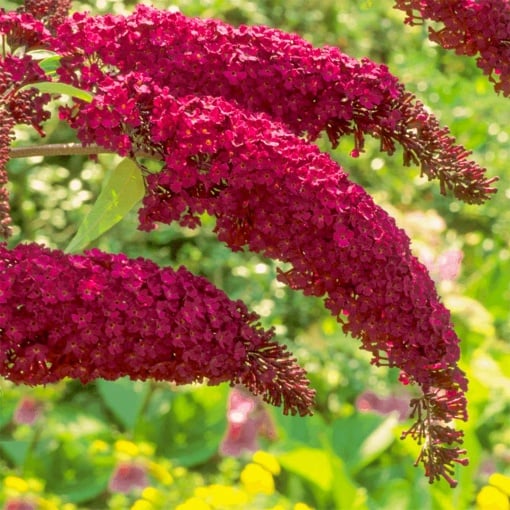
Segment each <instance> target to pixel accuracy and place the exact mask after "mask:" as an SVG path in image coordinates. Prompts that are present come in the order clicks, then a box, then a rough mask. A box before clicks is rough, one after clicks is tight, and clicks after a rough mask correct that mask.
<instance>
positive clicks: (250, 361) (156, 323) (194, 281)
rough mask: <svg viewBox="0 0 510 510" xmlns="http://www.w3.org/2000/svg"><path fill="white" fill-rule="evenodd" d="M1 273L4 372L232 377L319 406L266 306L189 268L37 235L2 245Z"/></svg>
mask: <svg viewBox="0 0 510 510" xmlns="http://www.w3.org/2000/svg"><path fill="white" fill-rule="evenodd" d="M0 273H1V274H2V278H1V279H0V345H1V349H0V375H1V376H3V377H5V378H7V379H9V380H11V381H14V382H22V383H25V384H45V383H50V382H54V381H58V380H61V379H62V378H64V377H72V378H75V379H79V380H81V381H82V382H84V383H86V382H88V381H91V380H93V379H96V378H98V377H102V378H105V379H117V378H119V377H122V376H130V377H131V378H132V379H139V380H145V379H147V378H152V379H156V380H167V381H173V382H175V383H177V384H186V383H192V382H195V381H202V380H203V379H207V381H208V382H209V383H210V384H219V383H220V382H224V381H231V382H232V383H240V384H244V385H245V386H246V387H247V388H249V389H250V390H251V391H253V392H254V393H255V394H261V396H262V397H263V398H264V399H265V400H266V401H268V402H270V403H273V404H276V405H282V404H283V406H284V412H285V413H288V412H291V413H293V414H294V413H296V412H299V413H300V414H307V413H309V412H310V410H311V403H312V400H313V391H312V390H310V389H309V387H308V381H307V380H306V378H305V374H304V370H303V369H301V368H300V367H299V366H297V365H296V364H295V360H294V359H293V358H292V357H291V355H290V354H289V353H288V352H287V351H286V349H285V347H283V346H281V345H279V344H277V343H275V342H274V341H272V337H273V333H272V332H271V331H264V330H262V329H261V328H260V327H259V326H258V325H257V324H256V321H257V319H258V317H257V315H256V314H253V313H249V312H248V311H247V309H246V307H245V306H244V304H243V303H241V302H239V301H238V302H233V301H230V300H229V299H228V298H227V296H226V295H225V294H224V293H223V292H221V291H219V290H218V289H216V288H215V287H214V286H213V285H212V284H211V283H209V282H208V281H207V280H205V279H204V278H201V277H196V276H193V275H192V274H191V273H189V272H188V271H186V270H185V269H184V268H180V269H179V270H178V271H173V270H172V269H170V268H163V269H161V268H159V267H158V266H157V265H156V264H154V263H153V262H151V261H149V260H145V259H136V260H130V259H128V258H127V257H125V256H124V255H113V254H106V253H102V252H100V251H98V250H94V251H90V252H88V253H87V254H86V255H65V254H64V253H62V252H60V251H56V250H49V249H47V248H43V247H42V246H39V245H37V244H28V245H18V246H17V247H16V248H14V249H13V250H8V249H7V248H6V247H5V245H0ZM50 310H51V312H50Z"/></svg>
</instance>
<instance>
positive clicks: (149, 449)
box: [138, 441, 156, 457]
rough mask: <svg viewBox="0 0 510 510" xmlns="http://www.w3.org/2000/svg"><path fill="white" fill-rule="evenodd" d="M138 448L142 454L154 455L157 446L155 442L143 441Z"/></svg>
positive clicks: (146, 455)
mask: <svg viewBox="0 0 510 510" xmlns="http://www.w3.org/2000/svg"><path fill="white" fill-rule="evenodd" d="M138 449H139V451H140V453H141V454H142V455H145V457H152V456H153V455H154V451H155V449H156V448H155V447H154V445H153V444H151V443H146V442H145V441H142V442H141V443H140V444H139V445H138Z"/></svg>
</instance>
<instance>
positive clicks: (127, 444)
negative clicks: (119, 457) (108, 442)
mask: <svg viewBox="0 0 510 510" xmlns="http://www.w3.org/2000/svg"><path fill="white" fill-rule="evenodd" d="M115 451H116V452H118V453H125V454H126V455H127V456H129V457H136V456H137V455H139V454H140V449H139V448H138V446H137V445H136V444H135V443H133V442H132V441H126V440H125V439H119V440H118V441H115Z"/></svg>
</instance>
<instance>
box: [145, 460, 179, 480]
mask: <svg viewBox="0 0 510 510" xmlns="http://www.w3.org/2000/svg"><path fill="white" fill-rule="evenodd" d="M169 465H170V464H169ZM149 472H150V474H151V475H152V476H154V478H156V479H157V480H159V481H160V482H161V483H162V484H164V485H170V484H172V483H173V482H174V477H173V476H172V474H171V473H170V471H169V470H168V469H167V468H166V467H165V466H164V465H163V464H162V463H161V462H160V463H158V462H152V461H151V462H150V463H149Z"/></svg>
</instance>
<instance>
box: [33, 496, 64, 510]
mask: <svg viewBox="0 0 510 510" xmlns="http://www.w3.org/2000/svg"><path fill="white" fill-rule="evenodd" d="M37 510H60V505H59V504H57V503H56V502H55V501H51V500H49V499H45V498H39V499H38V500H37Z"/></svg>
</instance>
